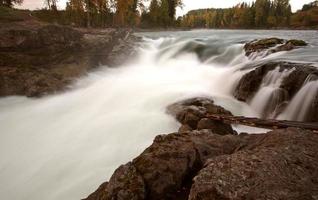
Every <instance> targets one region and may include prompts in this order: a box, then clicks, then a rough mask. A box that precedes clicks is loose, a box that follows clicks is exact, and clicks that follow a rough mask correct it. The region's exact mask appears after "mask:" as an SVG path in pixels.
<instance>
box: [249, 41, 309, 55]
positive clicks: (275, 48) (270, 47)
mask: <svg viewBox="0 0 318 200" xmlns="http://www.w3.org/2000/svg"><path fill="white" fill-rule="evenodd" d="M303 46H307V43H306V42H305V41H303V40H295V39H293V40H284V39H280V38H266V39H260V40H253V41H251V42H248V43H246V44H245V46H244V50H245V55H246V56H250V55H252V54H254V53H260V52H265V54H264V56H267V55H269V54H272V53H276V52H280V51H290V50H293V49H295V48H299V47H303Z"/></svg>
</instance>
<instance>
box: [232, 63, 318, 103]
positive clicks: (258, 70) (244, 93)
mask: <svg viewBox="0 0 318 200" xmlns="http://www.w3.org/2000/svg"><path fill="white" fill-rule="evenodd" d="M277 67H278V68H279V70H280V71H283V70H290V71H291V73H290V74H289V75H288V76H287V77H285V78H284V80H283V82H282V84H281V86H280V87H281V88H282V89H284V90H285V91H287V93H288V96H289V98H291V97H293V96H294V95H295V94H296V93H297V92H298V91H299V90H300V89H301V88H302V86H303V85H304V82H305V81H306V79H307V78H308V77H309V76H310V77H312V80H314V79H315V77H317V79H318V69H317V68H316V67H313V66H311V65H310V64H305V63H290V62H270V63H266V64H262V65H260V66H256V67H255V69H254V70H252V71H250V72H248V73H247V74H245V75H244V76H243V77H242V78H241V79H240V81H239V83H238V85H237V87H236V89H235V91H234V96H235V98H237V99H238V100H240V101H248V100H249V99H250V98H251V97H253V96H254V95H255V93H256V92H257V91H258V89H259V87H260V85H261V83H262V80H263V79H264V77H265V76H266V75H267V73H268V72H269V71H272V70H274V69H275V68H277Z"/></svg>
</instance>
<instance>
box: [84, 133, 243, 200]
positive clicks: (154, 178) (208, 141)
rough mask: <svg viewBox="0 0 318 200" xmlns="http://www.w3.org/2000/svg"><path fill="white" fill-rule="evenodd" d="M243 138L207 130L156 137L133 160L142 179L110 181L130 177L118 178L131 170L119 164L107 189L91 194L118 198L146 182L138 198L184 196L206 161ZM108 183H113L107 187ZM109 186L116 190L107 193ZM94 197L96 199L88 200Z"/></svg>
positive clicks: (185, 197)
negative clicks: (144, 194)
mask: <svg viewBox="0 0 318 200" xmlns="http://www.w3.org/2000/svg"><path fill="white" fill-rule="evenodd" d="M245 140H246V138H245V137H235V136H233V135H226V136H221V135H217V134H213V133H212V132H211V131H207V130H204V131H200V132H199V131H193V132H185V133H182V134H179V133H173V134H169V135H160V136H157V137H156V139H155V140H154V143H153V144H152V145H151V146H150V147H149V148H147V149H146V150H145V151H144V152H143V153H142V154H141V155H140V156H138V157H137V158H136V159H134V160H133V162H132V165H133V166H134V168H135V169H136V170H137V172H138V174H139V175H140V176H141V177H142V179H143V181H144V182H142V181H137V182H134V181H132V180H130V181H127V182H125V181H121V182H120V181H117V182H114V181H112V180H117V179H120V180H125V178H126V177H127V178H128V177H129V176H124V178H121V177H122V174H130V169H129V168H122V167H120V168H119V169H118V170H117V171H116V172H115V174H114V175H113V176H112V178H111V180H110V183H108V185H105V186H106V188H104V189H102V190H101V189H99V190H97V191H96V192H95V193H93V194H92V195H90V196H91V197H100V196H105V197H107V198H100V200H101V199H117V197H118V195H119V192H121V193H123V194H126V193H128V194H130V191H132V190H131V189H129V188H131V187H133V188H144V184H145V188H146V194H147V195H146V196H145V197H144V198H141V199H158V200H159V199H176V200H178V199H187V196H188V194H189V189H190V187H191V183H192V178H193V177H194V175H195V174H196V173H197V172H198V171H199V170H200V169H201V168H202V166H203V164H204V163H205V162H206V160H207V159H208V158H212V157H215V156H219V155H224V154H231V153H233V152H234V151H235V150H236V149H238V148H239V147H240V145H241V144H244V143H246V141H245ZM129 165H130V164H129ZM118 172H120V173H118ZM138 180H139V179H138ZM140 180H141V179H140ZM111 182H113V183H116V184H115V185H113V186H111V187H110V184H111ZM122 183H125V184H122ZM126 183H128V184H126ZM132 185H133V186H132ZM110 188H116V189H113V190H112V191H113V192H112V193H110V192H109V190H110ZM137 191H138V193H137V194H140V193H142V192H141V191H142V190H137ZM142 194H143V193H142ZM139 197H141V195H139ZM93 199H98V198H90V199H89V200H93ZM121 199H127V200H129V199H130V198H121Z"/></svg>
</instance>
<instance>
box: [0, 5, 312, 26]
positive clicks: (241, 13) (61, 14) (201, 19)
mask: <svg viewBox="0 0 318 200" xmlns="http://www.w3.org/2000/svg"><path fill="white" fill-rule="evenodd" d="M22 1H23V0H0V6H5V7H13V6H14V5H15V4H20V3H22ZM44 1H45V3H46V5H47V7H46V8H45V9H42V10H36V11H32V15H33V16H35V17H37V18H39V19H41V20H43V21H46V22H51V23H58V24H62V25H72V26H76V27H99V28H102V27H141V28H160V27H162V28H169V27H170V28H175V27H177V28H178V27H180V28H233V29H234V28H290V27H292V28H318V0H316V1H314V2H312V3H310V4H306V5H304V6H303V8H302V9H301V10H299V11H297V12H296V13H292V11H291V6H290V3H289V0H256V1H255V2H253V3H251V4H247V3H240V4H238V5H236V6H234V7H232V8H227V9H214V8H209V9H199V10H192V11H190V12H188V13H187V14H186V15H184V16H182V17H178V18H176V10H177V8H178V7H182V6H183V3H182V0H68V2H67V5H66V8H65V10H58V9H57V2H58V0H44ZM149 1H150V3H149ZM146 2H148V3H146ZM145 4H147V5H148V6H145Z"/></svg>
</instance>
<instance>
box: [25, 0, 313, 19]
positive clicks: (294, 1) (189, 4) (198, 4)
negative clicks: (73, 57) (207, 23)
mask: <svg viewBox="0 0 318 200" xmlns="http://www.w3.org/2000/svg"><path fill="white" fill-rule="evenodd" d="M243 1H244V2H252V1H253V0H183V2H184V5H185V6H184V8H183V9H182V10H181V9H178V13H177V15H178V16H179V15H183V14H185V13H187V12H188V11H189V10H192V9H197V8H211V7H213V8H228V7H232V6H234V5H236V4H238V3H240V2H243ZM312 1H313V0H291V1H290V3H291V5H292V9H293V11H296V10H298V9H300V8H302V6H303V5H304V4H306V3H309V2H312ZM65 3H66V0H59V4H58V6H59V8H64V7H65ZM42 7H44V3H43V0H24V3H23V5H22V6H19V8H28V9H38V8H42Z"/></svg>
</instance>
